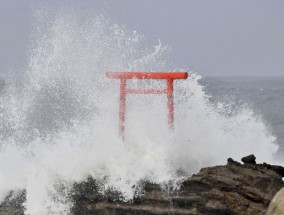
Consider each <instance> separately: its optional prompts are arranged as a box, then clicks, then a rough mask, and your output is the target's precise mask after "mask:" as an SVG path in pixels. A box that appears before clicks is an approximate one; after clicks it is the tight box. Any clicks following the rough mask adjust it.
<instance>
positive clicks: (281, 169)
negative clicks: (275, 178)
mask: <svg viewBox="0 0 284 215" xmlns="http://www.w3.org/2000/svg"><path fill="white" fill-rule="evenodd" d="M263 165H265V166H267V168H269V169H272V170H274V171H275V172H277V173H278V174H279V175H281V176H282V177H284V167H283V166H277V165H270V164H267V163H263Z"/></svg>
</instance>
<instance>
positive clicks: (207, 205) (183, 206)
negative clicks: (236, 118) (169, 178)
mask: <svg viewBox="0 0 284 215" xmlns="http://www.w3.org/2000/svg"><path fill="white" fill-rule="evenodd" d="M252 160H254V161H255V159H252V158H251V159H249V163H246V164H244V165H241V164H240V163H238V162H236V161H234V160H233V159H228V164H227V165H224V166H215V167H209V168H203V169H201V170H200V172H199V173H197V174H195V175H192V176H191V177H190V178H188V179H187V180H185V181H183V182H182V183H181V186H180V189H179V190H172V189H171V187H167V189H166V190H163V189H162V188H161V187H160V186H159V185H157V184H153V183H148V182H142V183H141V186H142V187H143V188H144V193H143V195H137V196H136V197H135V198H134V199H133V200H132V201H130V202H123V201H121V197H122V196H121V194H119V193H118V192H114V191H109V192H106V194H105V195H104V196H102V195H101V194H100V193H99V192H97V190H98V186H97V185H98V184H99V183H98V182H97V181H95V180H93V179H91V178H90V179H89V180H88V181H87V182H84V183H81V184H76V185H74V194H72V196H71V198H72V199H73V201H74V208H73V214H74V215H83V214H84V215H95V214H96V215H134V214H135V215H157V214H159V215H168V214H176V215H182V214H183V215H190V214H192V215H194V214H195V215H200V214H206V215H207V214H211V215H217V214H218V215H219V214H222V215H223V214H227V215H238V214H250V215H259V214H260V213H262V212H263V211H265V210H266V209H267V206H268V205H269V202H270V201H271V199H272V198H273V196H274V195H275V194H276V193H277V192H278V191H279V190H280V189H281V188H282V187H283V186H284V183H283V181H282V175H281V174H279V172H280V173H282V172H281V171H283V169H282V168H283V167H282V168H280V167H279V166H273V165H269V164H254V165H248V164H252ZM246 162H247V161H246ZM136 187H138V186H136ZM136 187H133V189H136ZM21 199H22V200H24V198H23V197H21ZM22 200H21V201H19V202H21V203H22V202H23V201H22ZM8 202H9V200H8V199H7V200H6V201H5V202H4V203H3V204H2V205H1V206H0V214H1V215H10V214H13V215H21V214H22V212H23V208H22V206H21V205H19V204H18V203H17V204H15V205H13V204H8ZM12 212H14V213H12Z"/></svg>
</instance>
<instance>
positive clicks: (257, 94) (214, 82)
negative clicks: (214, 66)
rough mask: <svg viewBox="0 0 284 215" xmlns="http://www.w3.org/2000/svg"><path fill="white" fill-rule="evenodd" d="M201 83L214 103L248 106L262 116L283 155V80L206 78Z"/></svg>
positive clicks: (273, 78)
mask: <svg viewBox="0 0 284 215" xmlns="http://www.w3.org/2000/svg"><path fill="white" fill-rule="evenodd" d="M200 84H201V85H203V86H205V91H206V92H207V94H209V95H210V96H211V98H210V100H211V101H212V102H218V101H220V102H225V103H231V104H232V103H233V104H234V105H235V106H241V105H246V106H247V107H249V108H251V109H252V110H253V111H254V112H255V113H256V114H258V115H260V116H261V117H262V119H263V120H264V122H265V124H266V125H267V127H268V128H269V130H270V131H271V132H272V134H273V135H275V136H276V137H277V141H276V143H277V144H279V146H280V148H279V151H278V152H279V153H278V156H281V155H284V77H205V78H202V79H201V80H200ZM256 145H257V143H256Z"/></svg>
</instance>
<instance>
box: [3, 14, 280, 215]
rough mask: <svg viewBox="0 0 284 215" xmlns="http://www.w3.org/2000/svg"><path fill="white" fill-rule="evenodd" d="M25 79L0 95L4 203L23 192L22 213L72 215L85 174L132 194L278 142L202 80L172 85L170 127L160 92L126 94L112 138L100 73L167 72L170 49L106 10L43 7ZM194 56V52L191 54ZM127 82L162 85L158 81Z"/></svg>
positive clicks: (112, 96) (113, 115)
mask: <svg viewBox="0 0 284 215" xmlns="http://www.w3.org/2000/svg"><path fill="white" fill-rule="evenodd" d="M36 17H37V19H38V20H39V22H38V23H37V26H36V27H37V31H35V33H34V38H36V40H35V41H34V46H33V47H34V48H33V50H32V51H31V52H30V55H31V56H30V65H29V67H28V69H27V71H26V72H25V75H24V77H23V80H22V81H21V82H20V83H19V82H17V83H13V82H11V83H9V84H8V85H7V86H6V88H5V91H4V93H2V95H1V111H2V112H1V115H0V120H1V124H0V128H1V142H0V144H1V148H0V182H1V183H0V200H1V199H2V200H3V199H4V197H5V196H6V195H7V194H8V192H9V191H10V190H23V189H25V190H26V195H27V199H26V202H25V208H26V212H25V213H26V214H29V215H39V214H41V215H48V214H52V215H54V214H69V212H70V208H71V207H72V202H71V201H70V199H69V192H70V190H72V185H73V184H74V183H75V182H82V181H85V180H87V178H88V177H89V176H92V177H93V178H95V179H97V180H101V181H102V182H103V183H102V184H103V187H102V188H101V192H103V191H104V190H106V189H115V190H117V191H120V192H121V193H122V194H123V196H124V198H125V200H128V199H131V198H132V197H133V195H134V192H135V189H136V188H133V187H134V186H133V185H137V184H139V182H141V181H142V180H148V181H151V182H154V183H159V184H163V183H167V182H169V181H178V180H179V179H180V178H178V176H177V174H176V173H177V171H179V170H183V171H184V172H186V173H187V174H188V175H190V174H192V173H194V172H196V171H198V170H199V168H201V167H204V166H208V165H216V164H222V163H225V162H226V159H227V158H228V157H233V158H234V159H238V160H239V159H240V158H241V157H242V156H244V155H247V154H250V153H254V154H255V155H256V157H257V161H258V162H261V161H266V162H274V160H273V158H274V157H273V156H274V153H275V152H276V151H277V146H276V145H275V144H273V142H274V140H275V138H274V137H273V136H272V135H271V134H270V133H269V132H268V130H267V128H266V126H265V124H264V123H263V122H262V120H261V118H260V117H259V116H257V115H255V114H254V113H253V111H252V110H250V109H247V108H242V109H239V110H238V111H235V112H234V113H233V114H232V113H228V110H227V109H226V108H224V107H226V105H219V106H217V107H216V106H214V105H212V104H210V102H209V100H208V96H207V95H206V94H205V93H204V89H203V87H202V86H200V85H199V84H198V79H200V77H199V76H198V75H196V74H194V73H190V77H189V79H188V80H186V81H176V82H175V108H176V109H175V129H174V131H173V132H171V131H170V130H169V128H168V125H167V109H166V97H165V96H163V95H133V96H130V97H128V98H127V99H128V100H127V119H126V134H125V140H124V141H123V140H122V138H121V137H120V136H119V135H118V99H119V98H118V96H119V93H118V87H119V83H118V81H117V80H112V79H107V78H106V77H105V72H106V71H155V70H158V71H161V70H167V71H168V70H170V69H171V68H169V67H168V66H167V64H166V61H165V59H166V54H167V52H168V51H169V48H168V47H167V46H164V45H162V44H161V42H159V41H157V44H154V45H152V46H149V45H148V44H147V39H146V38H144V37H143V36H141V35H139V34H138V33H136V32H133V31H130V30H127V29H126V27H123V26H119V25H116V24H113V23H111V21H109V20H108V19H107V18H106V17H105V16H102V15H99V16H91V17H90V16H88V17H86V16H84V15H82V14H80V13H79V12H74V11H73V12H59V13H58V14H56V15H52V16H50V15H47V14H46V13H45V12H43V11H40V12H38V13H37V15H36ZM189 60H190V59H189ZM130 84H132V86H138V87H143V86H144V85H146V84H147V85H150V86H151V87H153V88H161V87H163V85H164V84H165V83H163V82H161V81H157V82H155V81H149V82H146V81H142V83H140V82H139V83H138V82H137V81H135V80H134V81H133V82H132V83H130Z"/></svg>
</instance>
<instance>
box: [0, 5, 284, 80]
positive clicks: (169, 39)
mask: <svg viewBox="0 0 284 215" xmlns="http://www.w3.org/2000/svg"><path fill="white" fill-rule="evenodd" d="M73 5H74V6H76V7H78V6H79V7H81V8H82V10H84V8H88V9H92V8H93V9H94V10H98V9H99V10H103V11H104V12H105V13H106V14H107V15H109V16H110V18H111V19H112V21H113V22H114V23H117V24H124V25H126V26H127V28H129V29H131V30H136V31H138V32H139V33H141V34H143V35H145V36H146V37H148V38H149V40H152V41H157V40H158V39H160V40H161V41H162V43H163V44H168V45H169V46H170V47H171V53H170V58H169V60H170V61H171V63H173V64H176V65H179V66H186V67H188V68H190V69H191V70H194V71H196V72H198V73H200V74H202V75H205V76H217V75H232V76H240V75H247V76H264V75H266V76H284V12H283V11H284V0H112V1H111V0H81V1H79V0H30V1H29V0H1V1H0V74H2V75H3V74H6V73H7V71H10V72H13V71H16V72H20V71H21V70H23V69H24V68H25V64H26V62H27V60H28V59H27V57H28V56H27V54H26V52H27V49H28V46H29V43H30V38H29V37H30V34H31V32H30V31H31V25H32V23H33V21H34V20H33V18H32V17H33V16H32V15H33V11H35V10H36V9H37V8H46V9H48V10H52V9H54V8H57V7H65V6H66V7H70V6H71V7H72V6H73Z"/></svg>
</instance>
